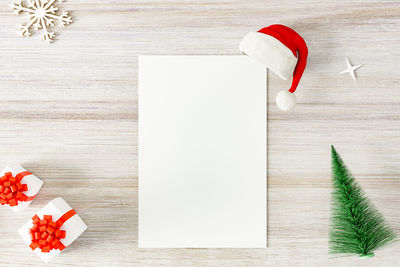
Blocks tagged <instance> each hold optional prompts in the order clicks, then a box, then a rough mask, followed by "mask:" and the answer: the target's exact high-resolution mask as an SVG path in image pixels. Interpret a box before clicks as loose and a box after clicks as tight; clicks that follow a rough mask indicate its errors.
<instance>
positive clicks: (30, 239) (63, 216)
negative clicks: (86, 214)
mask: <svg viewBox="0 0 400 267" xmlns="http://www.w3.org/2000/svg"><path fill="white" fill-rule="evenodd" d="M86 229H87V225H86V224H85V222H84V221H83V220H82V219H81V217H79V215H78V214H76V212H75V210H73V209H72V208H71V206H70V205H68V203H67V202H65V201H64V199H62V198H56V199H54V200H52V201H50V202H49V204H47V205H46V206H45V207H44V208H43V209H41V210H40V211H39V212H37V213H36V214H35V215H34V216H33V217H32V219H31V220H29V222H27V223H26V224H25V225H24V226H22V227H21V229H19V231H18V233H19V234H20V235H21V236H22V238H23V239H24V240H25V242H26V243H27V244H28V245H29V247H30V249H32V250H33V251H34V252H35V254H36V255H38V256H39V257H40V258H41V259H42V260H43V261H45V262H49V261H50V260H51V259H52V258H53V257H55V256H57V255H58V254H60V253H61V251H63V250H64V249H65V248H66V247H68V246H69V245H70V244H71V243H72V242H74V241H75V240H76V239H77V238H78V237H79V236H80V235H81V234H82V233H83V232H84V231H85V230H86Z"/></svg>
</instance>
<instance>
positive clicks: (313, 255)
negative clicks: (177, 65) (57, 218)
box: [0, 0, 400, 267]
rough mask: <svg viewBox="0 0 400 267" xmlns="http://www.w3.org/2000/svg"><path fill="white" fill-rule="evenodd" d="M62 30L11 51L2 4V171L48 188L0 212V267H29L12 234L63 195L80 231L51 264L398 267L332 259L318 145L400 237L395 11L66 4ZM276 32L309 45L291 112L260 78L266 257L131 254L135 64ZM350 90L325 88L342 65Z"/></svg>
mask: <svg viewBox="0 0 400 267" xmlns="http://www.w3.org/2000/svg"><path fill="white" fill-rule="evenodd" d="M60 8H61V9H63V10H70V11H71V15H72V17H73V19H74V23H73V24H71V25H70V26H67V27H65V28H64V29H62V31H60V32H59V34H58V35H57V41H56V42H55V43H54V44H53V45H51V46H48V45H47V44H46V43H44V42H42V41H40V40H39V36H38V35H37V34H34V35H33V36H32V37H31V38H30V39H20V38H17V37H16V25H17V24H19V23H22V22H23V21H24V17H23V16H19V17H18V16H14V15H13V13H12V12H11V11H10V10H9V8H8V3H7V1H2V3H1V4H0V100H1V104H0V128H1V131H0V150H1V153H0V162H1V165H2V166H3V165H6V164H8V163H20V164H21V165H22V166H24V167H25V168H27V169H28V170H30V171H32V172H33V173H35V174H36V175H37V176H39V177H40V178H42V179H43V180H44V182H45V184H44V187H43V189H42V191H41V192H40V194H39V196H38V197H37V199H36V200H35V201H34V202H33V203H32V204H31V206H30V208H29V209H27V210H26V211H24V212H22V213H19V214H14V213H13V212H11V211H9V210H8V209H7V208H5V207H3V208H2V209H1V214H0V225H1V227H0V229H1V235H2V238H1V239H0V265H1V266H40V264H41V261H40V259H39V258H38V257H36V256H35V255H34V254H33V253H32V252H30V251H29V250H28V249H27V247H26V246H25V244H24V243H23V241H22V239H21V238H20V237H19V236H18V235H17V229H18V228H19V227H20V226H21V225H22V224H23V223H25V222H26V221H27V220H28V218H30V216H32V214H33V213H35V212H36V211H37V210H38V209H40V208H41V207H43V206H44V205H45V204H46V203H47V202H48V201H50V200H52V199H53V198H55V197H59V196H61V197H63V198H64V199H65V200H67V201H68V202H69V203H70V204H71V206H72V207H73V208H75V209H76V211H77V212H78V213H79V214H80V215H81V217H82V218H83V219H84V220H85V221H86V223H87V224H88V226H89V229H88V230H87V231H86V232H85V233H84V234H83V235H82V236H81V237H80V238H79V239H78V240H77V241H76V242H75V243H74V244H73V245H72V246H71V247H70V248H68V250H66V251H65V252H63V253H62V254H61V255H60V256H58V257H57V258H55V259H54V261H53V262H52V263H51V264H49V265H47V266H161V265H164V266H229V267H231V266H267V265H268V266H379V265H380V266H400V242H398V243H395V244H393V245H391V246H388V247H386V248H384V249H382V250H379V251H377V252H376V256H375V257H374V258H372V259H368V260H361V259H358V258H357V257H346V258H333V257H332V256H329V255H328V231H329V221H330V220H329V215H330V192H331V188H330V186H331V184H330V147H329V146H330V145H331V144H334V145H335V146H336V148H337V150H338V151H339V153H341V155H342V157H343V158H344V160H345V162H346V163H347V165H348V166H349V167H350V168H351V170H352V172H353V174H354V175H355V176H356V178H357V179H358V181H359V183H360V184H361V185H362V186H363V188H364V189H365V191H366V193H367V194H368V196H369V197H370V198H371V199H372V201H373V202H374V203H375V205H376V206H377V207H378V208H379V209H380V210H381V212H382V213H383V214H384V215H385V217H386V218H387V221H388V222H389V223H390V224H391V225H392V226H393V228H394V229H395V231H396V232H397V233H398V234H400V208H399V203H400V164H399V160H400V117H399V115H400V106H399V104H398V103H399V101H400V66H399V65H400V63H399V62H400V2H399V1H397V0H396V1H349V0H336V1H318V0H310V1H293V0H284V1H272V0H254V1H253V0H252V1H243V0H195V1H177V0H175V1H170V0H120V1H117V0H114V1H112V0H108V1H107V0H93V1H78V0H67V1H65V2H64V3H63V4H60ZM273 23H282V24H286V25H288V26H291V27H293V28H294V29H295V30H297V31H298V32H299V33H300V34H302V35H303V37H304V39H305V40H306V41H307V43H308V46H309V51H310V54H309V61H308V67H307V69H306V73H305V74H304V76H303V79H302V81H301V83H300V87H299V90H298V93H297V96H298V106H297V109H296V110H295V111H294V112H291V113H284V112H281V111H279V110H278V109H277V107H276V105H275V104H274V97H275V95H276V93H277V92H278V91H279V90H281V89H286V88H289V85H290V81H283V80H281V79H279V78H278V77H277V76H275V75H274V74H272V73H271V75H269V78H268V85H269V90H268V96H269V101H268V104H269V106H268V112H269V113H268V119H269V120H268V135H269V139H268V165H269V166H268V248H267V249H138V248H137V221H138V220H137V214H138V212H137V195H138V187H137V184H138V183H137V181H138V177H137V158H138V155H137V117H138V116H137V82H138V81H137V56H138V55H142V54H157V55H171V54H184V55H196V54H202V55H208V54H213V55H214V54H221V55H235V54H238V43H239V41H240V39H241V38H242V37H243V36H244V35H245V34H246V33H247V32H248V31H250V30H257V29H259V28H261V27H263V26H266V25H269V24H273ZM346 57H349V58H350V60H351V61H352V62H353V63H354V64H364V66H363V67H362V68H361V69H359V70H358V71H357V74H358V77H359V78H358V80H357V82H354V81H353V80H352V79H351V77H350V75H348V74H346V75H340V76H339V75H337V73H338V72H340V71H341V70H343V69H344V68H345V66H346V65H345V58H346Z"/></svg>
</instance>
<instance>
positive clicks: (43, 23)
mask: <svg viewBox="0 0 400 267" xmlns="http://www.w3.org/2000/svg"><path fill="white" fill-rule="evenodd" d="M59 1H60V2H63V0H59ZM55 2H56V0H28V2H27V3H26V4H25V3H24V2H22V1H21V0H14V1H13V2H12V3H11V4H10V7H11V9H12V10H13V11H14V13H15V14H16V15H19V14H20V12H25V13H27V15H28V16H27V23H26V24H23V25H21V26H20V27H19V30H18V34H19V36H20V37H29V36H31V30H32V29H34V30H39V29H43V33H42V36H41V39H42V40H44V41H47V42H48V43H52V42H53V41H54V38H55V36H56V35H55V33H54V31H50V30H49V27H51V26H54V21H55V20H56V21H58V22H59V25H60V26H62V27H63V26H65V25H68V24H70V23H72V18H71V17H70V16H69V15H68V12H65V11H64V12H62V13H61V14H59V13H58V12H57V11H58V8H57V7H56V5H55Z"/></svg>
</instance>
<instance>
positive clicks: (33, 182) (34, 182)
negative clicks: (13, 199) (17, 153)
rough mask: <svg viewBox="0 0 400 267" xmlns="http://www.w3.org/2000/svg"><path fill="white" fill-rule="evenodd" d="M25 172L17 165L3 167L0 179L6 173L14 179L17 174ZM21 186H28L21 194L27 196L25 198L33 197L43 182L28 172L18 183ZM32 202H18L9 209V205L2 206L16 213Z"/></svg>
mask: <svg viewBox="0 0 400 267" xmlns="http://www.w3.org/2000/svg"><path fill="white" fill-rule="evenodd" d="M26 172H27V170H25V169H24V168H22V167H21V166H19V165H10V166H9V167H5V168H4V169H3V170H2V171H1V173H0V177H3V176H4V175H5V174H6V173H11V174H12V176H13V177H16V176H17V175H18V174H20V173H25V174H27V173H26ZM20 183H21V184H26V185H27V186H28V190H27V191H24V192H23V193H24V194H25V195H26V196H27V197H31V198H32V197H35V196H36V195H37V194H38V193H39V191H40V188H41V187H42V185H43V181H42V180H40V179H39V178H37V177H36V176H35V175H33V174H31V173H29V172H28V174H27V175H25V176H24V177H23V178H22V180H21V181H20ZM31 202H32V200H28V201H18V205H16V206H13V207H11V206H10V205H9V204H5V205H4V206H8V207H9V208H10V209H12V210H13V211H15V212H18V211H20V210H22V209H24V208H26V207H28V206H29V204H31Z"/></svg>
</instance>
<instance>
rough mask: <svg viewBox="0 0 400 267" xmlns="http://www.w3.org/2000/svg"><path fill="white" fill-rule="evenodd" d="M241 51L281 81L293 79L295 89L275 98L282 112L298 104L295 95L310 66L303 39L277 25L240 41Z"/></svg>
mask: <svg viewBox="0 0 400 267" xmlns="http://www.w3.org/2000/svg"><path fill="white" fill-rule="evenodd" d="M239 49H240V51H241V52H242V53H243V54H246V55H248V56H250V57H252V58H254V59H256V60H258V61H259V62H261V63H262V64H263V65H265V66H266V67H267V68H268V69H270V70H272V71H273V72H274V73H275V74H276V75H278V76H279V77H280V78H282V79H284V80H287V79H289V78H290V77H292V76H293V80H292V87H290V89H289V90H288V91H280V92H279V93H278V95H277V96H276V104H277V105H278V107H279V108H280V109H282V110H285V111H289V110H292V109H293V108H294V107H295V106H296V101H297V100H296V96H295V94H294V92H295V91H296V88H297V85H298V84H299V82H300V79H301V76H302V75H303V72H304V69H305V67H306V64H307V55H308V49H307V45H306V43H305V42H304V40H303V38H302V37H301V36H300V35H299V34H298V33H297V32H295V31H294V30H292V29H291V28H289V27H286V26H284V25H279V24H275V25H270V26H268V27H265V28H263V29H261V30H259V31H258V32H250V33H248V34H247V35H246V36H245V37H244V38H243V39H242V41H241V42H240V46H239Z"/></svg>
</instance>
